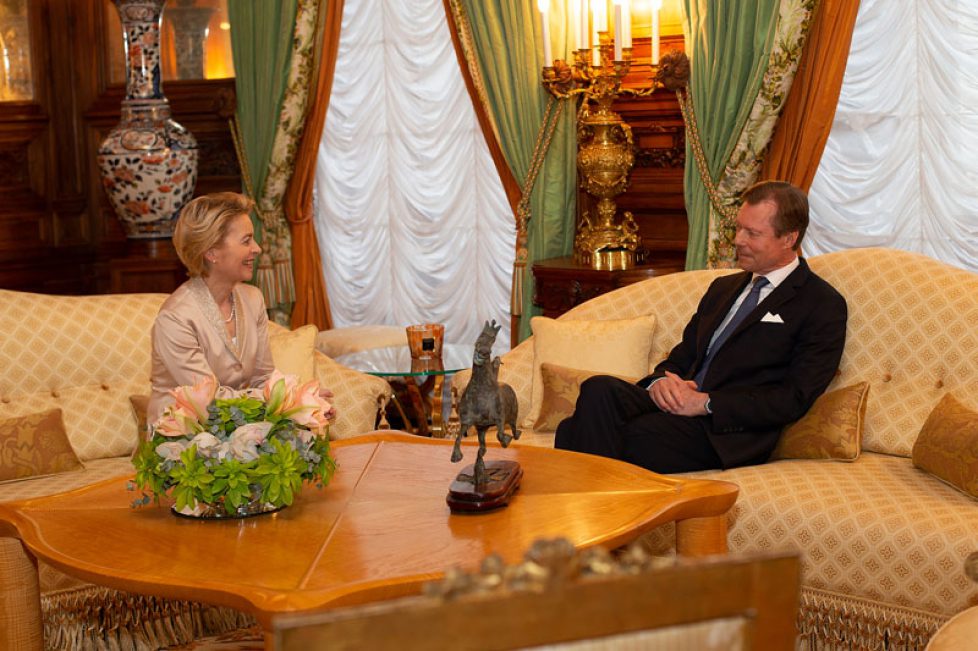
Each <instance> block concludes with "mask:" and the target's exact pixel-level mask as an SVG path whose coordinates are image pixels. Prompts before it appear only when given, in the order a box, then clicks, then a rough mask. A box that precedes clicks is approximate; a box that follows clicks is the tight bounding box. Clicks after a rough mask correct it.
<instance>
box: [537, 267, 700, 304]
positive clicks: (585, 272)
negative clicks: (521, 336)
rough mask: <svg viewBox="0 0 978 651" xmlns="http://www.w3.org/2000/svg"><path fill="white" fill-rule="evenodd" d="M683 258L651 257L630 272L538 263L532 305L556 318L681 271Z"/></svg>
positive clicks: (629, 270)
mask: <svg viewBox="0 0 978 651" xmlns="http://www.w3.org/2000/svg"><path fill="white" fill-rule="evenodd" d="M685 265H686V260H685V255H684V254H682V253H679V252H675V251H668V252H663V253H661V254H659V255H658V256H653V260H652V262H651V263H649V264H643V265H639V266H637V267H635V268H634V269H628V270H625V271H622V270H608V269H592V268H591V267H588V266H585V265H580V264H577V263H576V262H574V258H573V257H572V256H565V257H562V258H550V259H549V260H541V261H539V262H536V263H534V265H533V278H534V280H535V285H536V289H535V290H534V292H533V303H534V304H535V305H536V306H538V307H541V308H543V315H544V316H548V317H550V318H556V317H558V316H560V315H561V314H563V313H564V312H566V311H567V310H569V309H571V308H572V307H574V306H575V305H579V304H581V303H583V302H584V301H586V300H588V299H591V298H594V297H595V296H600V295H601V294H604V293H605V292H610V291H611V290H613V289H618V288H619V287H624V286H625V285H630V284H632V283H637V282H639V281H642V280H646V279H648V278H653V277H655V276H662V275H665V274H670V273H675V272H677V271H682V270H683V269H684V268H685Z"/></svg>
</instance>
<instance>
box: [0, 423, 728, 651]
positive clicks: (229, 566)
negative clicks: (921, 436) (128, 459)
mask: <svg viewBox="0 0 978 651" xmlns="http://www.w3.org/2000/svg"><path fill="white" fill-rule="evenodd" d="M334 450H335V456H336V459H337V463H338V470H337V472H336V475H335V477H334V479H333V481H332V483H330V484H329V486H328V487H327V488H326V489H325V490H322V491H320V490H316V489H315V488H313V487H310V486H306V487H304V489H303V491H302V494H301V495H300V496H299V498H298V499H297V500H296V501H295V503H294V504H293V505H292V506H291V507H289V508H287V509H285V510H283V511H280V512H278V513H275V514H272V515H265V516H259V517H255V518H249V519H244V520H232V521H207V522H203V521H195V520H188V519H184V518H177V517H174V516H173V515H172V514H171V513H170V512H169V508H167V507H153V506H150V507H142V508H139V509H135V510H134V509H132V508H131V507H130V502H131V501H132V500H133V498H134V494H133V493H131V492H128V491H127V490H126V480H127V478H126V477H120V478H117V479H111V480H107V481H105V482H102V483H99V484H95V485H92V486H88V487H85V488H81V489H78V490H75V491H71V492H68V493H63V494H61V495H54V496H50V497H43V498H38V499H33V500H24V501H20V502H8V503H5V504H0V535H8V536H14V537H18V538H20V539H21V540H22V541H23V543H24V545H25V546H26V547H27V548H28V549H30V551H31V552H32V553H33V554H34V555H35V556H37V557H39V558H41V559H43V560H44V561H46V562H48V563H50V564H51V565H53V566H55V567H58V568H60V569H62V570H63V571H65V572H67V573H69V574H72V575H75V576H78V577H80V578H82V579H86V580H88V581H91V582H93V583H97V584H101V585H106V586H110V587H112V588H116V589H119V590H127V591H133V592H141V593H146V594H152V595H159V596H163V597H170V598H175V599H189V600H194V601H204V602H209V603H213V604H218V605H224V606H231V607H233V608H238V609H240V610H244V611H247V612H250V613H253V614H254V615H255V616H256V617H257V618H258V620H259V622H261V624H262V626H263V627H265V630H269V628H270V623H271V618H272V617H273V616H274V615H276V614H279V613H285V612H300V611H310V610H316V609H322V608H332V607H335V606H340V605H349V604H356V603H363V602H368V601H374V600H380V599H387V598H391V597H397V596H403V595H408V594H415V593H417V592H419V590H420V588H421V585H422V584H423V583H425V582H427V581H431V580H434V579H439V578H441V577H442V576H443V575H444V571H445V570H446V569H448V568H450V567H452V566H462V567H465V568H467V569H474V568H476V567H478V564H479V562H480V561H481V560H482V559H483V558H484V557H485V556H487V555H488V554H491V553H493V552H496V553H498V554H500V555H501V556H502V557H503V559H504V560H506V561H507V562H509V563H513V562H516V561H518V560H519V559H520V558H521V557H522V555H523V553H524V551H525V550H526V549H527V548H529V546H530V544H531V543H532V542H533V540H535V539H536V538H540V537H556V536H564V537H566V538H568V539H570V540H571V542H573V543H574V545H576V546H577V547H579V548H584V547H590V546H595V545H601V546H604V547H607V548H613V547H617V546H619V545H622V544H625V543H628V542H629V541H631V540H633V539H634V538H636V537H637V536H638V535H640V534H642V533H644V532H646V531H648V530H650V529H652V528H653V527H656V526H658V525H660V524H662V523H664V522H670V521H676V522H677V532H678V533H677V539H678V546H679V549H680V552H681V553H687V554H690V555H700V554H709V553H720V552H724V551H726V530H727V527H726V516H725V514H726V512H727V511H728V510H729V509H730V507H731V506H732V505H733V503H734V501H735V500H736V498H737V492H738V488H737V486H736V485H734V484H730V483H727V482H718V481H708V480H697V479H680V478H673V477H664V476H660V475H656V474H654V473H651V472H648V471H646V470H643V469H641V468H639V467H637V466H632V465H630V464H626V463H623V462H619V461H614V460H611V459H605V458H602V457H595V456H590V455H584V454H578V453H574V452H566V451H562V450H552V449H546V448H536V447H530V446H523V447H517V446H512V447H510V448H509V449H506V450H503V449H500V448H498V447H493V448H491V449H490V450H489V452H488V453H487V454H488V458H489V459H513V460H515V461H518V462H519V463H520V464H521V465H522V467H523V471H524V476H523V483H522V487H521V488H520V490H519V491H518V492H517V493H516V495H515V496H514V497H513V500H512V502H511V503H510V505H509V506H508V507H506V508H503V509H500V510H498V511H494V512H490V513H485V514H480V515H453V514H451V513H450V511H449V509H448V506H447V505H446V503H445V495H446V493H447V491H448V486H449V484H450V483H451V481H452V479H453V478H454V477H455V475H456V474H457V473H458V472H459V470H460V469H461V467H462V466H463V465H464V464H465V463H469V462H471V461H474V459H475V454H476V449H475V447H474V444H473V443H468V444H466V445H465V447H464V448H463V451H464V452H465V460H464V461H463V463H461V464H453V463H451V462H450V460H449V456H450V453H451V443H450V442H449V441H446V440H436V439H426V438H420V437H415V436H410V435H407V434H403V433H397V432H387V433H373V434H369V435H365V436H362V437H358V438H355V439H350V440H346V441H339V442H337V443H336V444H335V446H334ZM266 642H267V643H268V644H271V640H270V639H268V638H266ZM268 648H271V646H269V647H268Z"/></svg>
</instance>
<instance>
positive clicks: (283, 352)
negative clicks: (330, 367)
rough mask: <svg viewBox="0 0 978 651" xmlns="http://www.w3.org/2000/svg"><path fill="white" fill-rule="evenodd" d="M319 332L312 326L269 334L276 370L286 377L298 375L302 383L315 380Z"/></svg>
mask: <svg viewBox="0 0 978 651" xmlns="http://www.w3.org/2000/svg"><path fill="white" fill-rule="evenodd" d="M318 332H319V330H318V329H317V328H316V326H314V325H311V324H310V325H304V326H301V327H299V328H296V329H295V330H279V331H277V332H271V333H269V335H268V342H269V345H270V346H271V348H272V361H273V362H274V363H275V368H277V369H278V370H279V371H281V372H282V373H284V374H286V375H298V376H299V381H300V382H308V381H309V380H311V379H313V377H315V373H316V367H315V358H314V357H313V352H314V351H315V349H316V334H317V333H318Z"/></svg>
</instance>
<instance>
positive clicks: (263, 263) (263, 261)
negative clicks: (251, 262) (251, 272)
mask: <svg viewBox="0 0 978 651" xmlns="http://www.w3.org/2000/svg"><path fill="white" fill-rule="evenodd" d="M255 283H256V284H257V285H258V288H259V289H260V290H261V295H262V297H263V298H264V299H265V307H267V308H271V307H274V306H275V305H278V302H277V301H276V296H275V295H276V294H277V292H276V291H275V272H274V271H273V270H272V256H271V255H269V254H268V253H267V252H265V251H263V252H262V254H261V255H260V256H258V273H257V274H255Z"/></svg>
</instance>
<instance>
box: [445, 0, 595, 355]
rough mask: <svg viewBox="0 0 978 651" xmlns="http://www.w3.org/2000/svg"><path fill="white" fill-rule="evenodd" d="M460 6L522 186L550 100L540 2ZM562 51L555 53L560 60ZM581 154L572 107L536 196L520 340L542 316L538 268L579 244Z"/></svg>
mask: <svg viewBox="0 0 978 651" xmlns="http://www.w3.org/2000/svg"><path fill="white" fill-rule="evenodd" d="M461 5H462V7H463V9H464V11H465V13H466V17H467V19H468V21H469V25H470V27H471V32H472V39H473V45H474V47H475V50H476V58H477V61H478V65H479V72H480V73H481V76H482V79H483V81H484V82H485V90H486V96H487V100H488V103H489V112H490V114H491V116H492V119H493V122H494V124H495V127H496V135H497V137H498V139H499V145H500V148H501V149H502V152H503V156H504V157H505V158H506V161H507V163H508V164H509V167H510V170H511V171H512V173H513V176H515V177H516V179H517V181H519V183H520V184H521V185H522V184H523V183H524V182H525V180H526V176H527V172H528V171H529V170H530V166H531V164H532V159H533V151H534V145H535V143H536V141H537V138H538V137H539V135H540V134H539V132H540V127H541V124H542V122H543V119H544V113H545V110H546V106H547V101H548V99H549V94H548V93H547V91H546V90H545V89H544V88H543V86H542V85H541V83H540V78H541V77H540V75H541V69H542V67H543V64H544V61H543V46H542V41H541V39H542V28H541V23H540V14H539V12H538V11H537V8H536V2H535V1H534V0H461ZM558 23H561V24H562V23H563V21H562V20H556V19H555V20H553V21H551V28H552V29H551V31H552V33H553V36H554V39H553V42H554V44H555V46H556V45H558V44H559V43H562V42H565V41H566V40H567V39H566V35H565V34H564V32H565V30H564V29H563V28H562V27H561V26H560V25H559V24H558ZM562 50H564V48H558V47H555V48H554V53H555V54H557V53H559V52H561V51H562ZM565 58H567V57H565ZM547 63H550V62H547ZM576 155H577V134H576V107H575V106H574V104H573V103H566V104H565V106H564V107H563V110H562V112H561V115H560V119H559V121H558V123H557V126H556V128H555V130H554V133H553V136H552V139H551V142H550V147H549V150H548V151H547V157H546V159H545V162H544V163H543V166H542V168H541V170H540V172H539V175H538V177H537V180H536V183H535V185H534V187H533V192H532V194H531V202H530V209H531V213H532V217H531V219H530V221H529V223H528V226H527V232H528V245H527V249H528V254H529V257H528V261H527V266H526V269H525V271H524V278H523V287H524V292H523V297H522V309H523V318H522V320H521V322H520V332H519V337H520V339H525V338H526V337H527V336H528V335H529V334H530V317H531V316H532V315H533V314H539V313H540V311H539V310H538V309H537V308H534V307H533V274H532V269H531V267H532V264H533V261H534V260H542V259H545V258H550V257H556V256H561V255H567V254H568V253H570V251H571V248H572V246H573V243H574V221H575V218H574V214H575V203H576V178H577V172H576Z"/></svg>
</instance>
